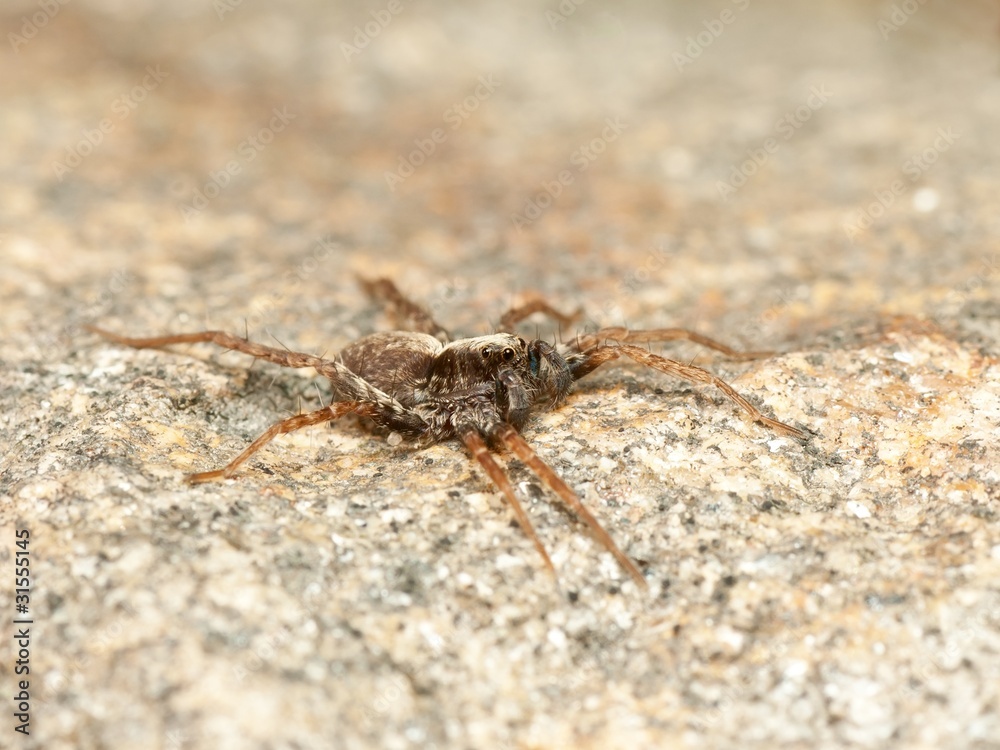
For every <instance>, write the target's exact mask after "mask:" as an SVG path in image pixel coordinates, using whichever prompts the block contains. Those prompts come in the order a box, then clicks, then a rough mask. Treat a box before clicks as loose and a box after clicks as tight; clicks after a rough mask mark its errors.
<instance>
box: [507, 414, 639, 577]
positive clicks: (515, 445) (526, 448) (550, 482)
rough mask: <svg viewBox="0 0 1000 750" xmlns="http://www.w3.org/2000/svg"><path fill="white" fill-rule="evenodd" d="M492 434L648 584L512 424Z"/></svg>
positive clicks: (623, 564)
mask: <svg viewBox="0 0 1000 750" xmlns="http://www.w3.org/2000/svg"><path fill="white" fill-rule="evenodd" d="M490 434H491V436H493V437H495V438H496V439H497V440H499V441H500V442H502V443H503V444H504V445H505V446H507V448H508V449H509V450H510V451H511V452H512V453H513V454H514V455H515V456H517V457H518V458H519V459H520V460H521V461H523V462H524V464H525V465H526V466H527V467H528V468H529V469H531V471H532V473H534V474H535V476H537V477H538V478H539V479H541V480H542V482H543V483H544V484H545V486H547V487H548V488H549V489H550V490H552V491H553V492H555V493H556V495H558V496H559V499H560V500H562V501H563V503H565V505H566V507H567V508H569V510H570V511H571V512H572V513H573V514H574V515H575V516H576V517H577V518H579V519H580V520H581V521H583V522H584V524H585V525H586V526H587V528H588V529H590V531H591V532H592V533H593V534H594V536H595V537H597V541H599V542H600V543H601V545H602V546H603V547H604V548H605V549H606V550H607V551H608V552H610V553H611V554H612V556H613V557H614V558H615V560H617V561H618V564H619V565H621V566H622V567H623V568H625V570H626V571H627V572H628V574H629V575H630V576H632V578H633V579H634V580H635V582H636V583H638V584H639V585H640V586H641V587H642V588H644V589H645V588H648V587H649V585H648V584H647V583H646V579H645V577H644V576H643V575H642V572H641V571H640V570H639V569H638V568H637V567H636V566H635V563H633V562H632V561H631V560H630V559H629V557H628V555H626V554H625V553H624V552H622V551H621V549H619V548H618V545H617V544H615V541H614V539H612V538H611V535H610V534H608V532H607V531H605V530H604V527H603V526H601V524H600V522H599V521H598V520H597V519H596V518H594V516H593V514H591V512H590V511H589V510H587V507H586V506H585V505H584V504H583V503H582V502H581V501H580V498H579V497H577V496H576V493H575V492H573V490H571V489H570V488H569V485H567V484H566V483H565V482H564V481H563V480H562V479H560V478H559V475H558V474H556V473H555V471H553V470H552V467H550V466H549V465H548V464H547V463H545V462H544V461H543V460H542V459H541V458H539V456H538V454H537V453H535V450H534V448H532V447H531V446H530V445H528V443H527V442H526V441H525V440H524V438H523V437H521V435H520V434H519V433H518V431H517V430H515V429H514V428H513V427H512V426H511V425H509V424H506V423H501V424H498V425H496V426H494V427H493V429H492V430H491V431H490Z"/></svg>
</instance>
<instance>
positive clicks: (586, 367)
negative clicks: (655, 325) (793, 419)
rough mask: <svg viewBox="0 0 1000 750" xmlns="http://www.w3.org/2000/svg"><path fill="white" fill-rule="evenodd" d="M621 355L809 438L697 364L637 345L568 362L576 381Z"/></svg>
mask: <svg viewBox="0 0 1000 750" xmlns="http://www.w3.org/2000/svg"><path fill="white" fill-rule="evenodd" d="M622 355H624V356H626V357H628V358H630V359H632V360H633V361H635V362H638V363H639V364H642V365H646V366H647V367H652V368H653V369H654V370H659V371H660V372H663V373H666V374H667V375H673V376H674V377H677V378H681V379H682V380H687V381H689V382H691V383H707V384H708V385H714V386H715V387H716V388H718V389H719V390H720V391H722V393H723V395H725V397H726V398H728V399H729V400H730V401H732V402H733V403H735V404H736V405H737V406H739V407H740V408H741V409H743V411H745V412H746V413H747V414H749V415H750V417H751V419H753V420H754V421H755V422H760V423H761V424H763V425H766V426H767V427H770V428H771V429H772V430H777V431H778V432H783V433H785V434H786V435H791V436H792V437H796V438H799V439H800V440H805V439H806V438H807V437H808V436H807V435H806V433H804V432H803V431H802V430H800V429H798V428H795V427H792V426H791V425H787V424H785V423H784V422H779V421H778V420H777V419H771V417H767V416H765V415H764V413H763V412H761V410H760V409H758V408H757V407H756V406H754V405H753V404H751V403H750V402H749V401H747V400H746V398H744V397H743V396H741V395H740V394H739V393H738V392H737V391H736V389H735V388H733V387H732V386H731V385H729V383H727V382H726V381H725V380H723V379H722V378H720V377H718V376H716V375H713V374H712V373H710V372H709V371H708V370H705V369H703V368H701V367H696V366H694V365H686V364H684V363H683V362H678V361H676V360H673V359H667V358H666V357H661V356H659V355H656V354H652V353H650V352H648V351H646V350H645V349H642V348H641V347H638V346H633V345H631V344H610V345H607V346H599V347H597V348H596V349H592V350H591V351H589V352H586V353H584V354H579V355H576V356H575V357H570V358H568V360H567V361H569V363H570V368H571V370H572V373H573V379H574V380H579V379H580V378H582V377H583V376H584V375H587V374H588V373H590V372H593V371H594V370H596V369H597V368H598V367H600V366H601V365H603V364H604V363H606V362H612V361H614V360H616V359H618V358H619V357H621V356H622Z"/></svg>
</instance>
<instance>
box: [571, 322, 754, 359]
mask: <svg viewBox="0 0 1000 750" xmlns="http://www.w3.org/2000/svg"><path fill="white" fill-rule="evenodd" d="M677 340H683V341H690V342H692V343H694V344H698V345H699V346H704V347H705V348H707V349H714V350H715V351H717V352H722V353H723V354H725V355H726V356H727V357H729V359H736V360H745V359H761V358H762V357H769V356H772V355H773V354H774V352H770V351H755V352H740V351H737V350H736V349H733V348H732V347H730V346H726V345H725V344H723V343H721V342H719V341H716V340H715V339H710V338H709V337H708V336H702V335H701V334H700V333H697V332H696V331H691V330H689V329H687V328H652V329H649V330H630V329H628V328H621V327H610V328H602V329H600V330H599V331H594V332H593V333H586V334H582V335H580V336H577V337H576V339H575V340H573V341H572V342H570V344H569V351H570V352H587V351H590V350H592V349H594V348H595V347H597V346H599V345H600V344H602V343H604V342H607V341H616V342H618V343H620V344H648V343H652V342H654V341H655V342H659V341H677Z"/></svg>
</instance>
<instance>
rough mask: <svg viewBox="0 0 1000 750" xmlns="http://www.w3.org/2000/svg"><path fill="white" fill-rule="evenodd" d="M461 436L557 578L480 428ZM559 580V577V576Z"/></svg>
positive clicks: (472, 428)
mask: <svg viewBox="0 0 1000 750" xmlns="http://www.w3.org/2000/svg"><path fill="white" fill-rule="evenodd" d="M459 437H460V438H461V439H462V442H463V443H465V447H466V448H468V449H469V452H470V453H471V454H472V457H473V458H475V459H476V461H478V462H479V465H480V466H482V467H483V470H484V471H485V472H486V473H487V474H488V475H489V478H490V479H491V480H492V482H493V484H495V485H496V486H497V488H498V489H499V490H500V492H502V493H503V496H504V497H505V498H506V499H507V502H508V503H509V504H510V507H511V510H513V511H514V517H515V518H516V519H517V523H518V525H519V526H520V527H521V530H522V531H523V532H524V533H525V534H526V535H527V537H528V538H529V539H530V540H531V542H532V544H534V545H535V549H537V550H538V553H539V554H540V555H541V556H542V560H543V561H544V562H545V567H546V568H548V569H549V572H550V573H552V576H553V577H554V578H556V569H555V566H554V565H553V564H552V559H551V558H550V557H549V553H548V552H546V551H545V546H544V545H543V544H542V540H541V539H539V538H538V534H537V533H535V527H534V526H532V524H531V519H529V518H528V514H527V513H525V512H524V508H523V507H522V506H521V503H520V501H519V500H518V499H517V495H515V494H514V488H513V487H512V486H511V483H510V480H509V479H508V478H507V475H506V474H505V473H504V470H503V468H501V466H500V464H498V463H497V462H496V459H494V458H493V455H492V454H491V453H490V449H489V448H488V447H487V446H486V443H485V442H483V439H482V437H480V435H479V432H478V430H476V429H475V428H474V427H469V428H465V429H463V430H462V431H461V432H460V433H459ZM557 580H558V578H557Z"/></svg>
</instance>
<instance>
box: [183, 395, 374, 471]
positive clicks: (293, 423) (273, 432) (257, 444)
mask: <svg viewBox="0 0 1000 750" xmlns="http://www.w3.org/2000/svg"><path fill="white" fill-rule="evenodd" d="M364 408H365V405H364V404H359V403H357V402H356V401H339V402H337V403H333V404H330V405H329V406H324V407H323V408H322V409H317V410H316V411H311V412H309V413H308V414H297V415H296V416H294V417H289V418H288V419H283V420H281V421H280V422H278V423H277V424H273V425H271V427H269V428H268V429H267V430H266V431H265V432H264V434H263V435H261V436H260V437H259V438H257V439H256V440H254V441H253V442H252V443H250V445H248V446H247V448H246V450H244V451H243V452H242V453H241V454H240V455H238V456H237V457H236V458H234V459H233V460H232V461H230V462H229V463H228V464H226V465H225V466H223V467H222V468H221V469H215V470H214V471H203V472H200V473H198V474H189V475H188V477H187V480H188V481H189V482H191V483H193V484H198V483H201V482H211V481H213V480H215V479H228V478H229V477H231V476H232V475H233V473H234V472H235V471H236V469H238V468H239V466H240V464H242V463H243V462H244V461H246V460H247V459H248V458H250V456H252V455H253V454H254V453H256V452H257V451H259V450H260V449H261V448H263V447H264V446H265V445H267V444H268V443H270V442H271V441H272V440H274V438H276V437H277V436H278V435H284V434H285V433H286V432H292V431H294V430H300V429H302V428H303V427H309V426H311V425H314V424H322V423H323V422H330V421H332V420H334V419H337V418H339V417H342V416H344V415H345V414H347V413H349V412H352V411H362V410H364Z"/></svg>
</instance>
